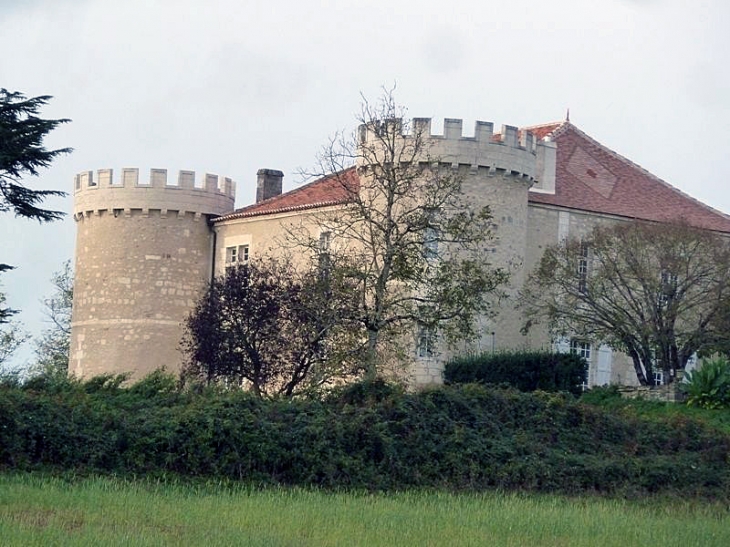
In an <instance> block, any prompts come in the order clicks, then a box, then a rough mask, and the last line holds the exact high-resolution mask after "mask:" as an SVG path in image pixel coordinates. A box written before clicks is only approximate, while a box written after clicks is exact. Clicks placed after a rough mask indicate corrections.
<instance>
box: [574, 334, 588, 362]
mask: <svg viewBox="0 0 730 547" xmlns="http://www.w3.org/2000/svg"><path fill="white" fill-rule="evenodd" d="M570 353H575V354H577V355H580V356H581V357H583V359H585V360H586V361H590V360H591V345H590V344H589V343H588V342H586V341H585V340H578V339H576V338H573V339H572V340H571V341H570Z"/></svg>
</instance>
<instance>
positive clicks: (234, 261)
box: [226, 245, 248, 268]
mask: <svg viewBox="0 0 730 547" xmlns="http://www.w3.org/2000/svg"><path fill="white" fill-rule="evenodd" d="M247 263H248V245H237V246H233V247H226V268H229V267H231V266H236V265H238V264H247Z"/></svg>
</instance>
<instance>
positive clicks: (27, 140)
mask: <svg viewBox="0 0 730 547" xmlns="http://www.w3.org/2000/svg"><path fill="white" fill-rule="evenodd" d="M50 99H51V97H50V96H49V95H42V96H39V97H32V98H26V97H25V95H23V94H22V93H19V92H17V91H16V92H11V91H8V90H7V89H4V88H3V89H0V212H8V211H9V212H13V213H15V214H16V215H17V216H20V217H25V218H32V219H36V220H38V221H40V222H47V221H51V220H58V219H59V218H61V217H62V216H63V213H62V212H61V211H53V210H49V209H43V208H42V207H41V204H42V202H43V200H44V199H45V198H47V197H50V196H64V195H65V192H61V191H58V190H33V189H31V188H28V187H26V186H25V185H24V184H23V179H24V178H25V177H27V176H29V175H31V176H36V175H38V173H39V170H40V169H42V168H45V167H48V166H49V165H50V164H51V162H52V161H53V160H54V158H56V157H57V156H59V155H61V154H68V153H69V152H71V148H59V149H57V150H48V149H47V148H46V147H45V146H44V145H43V139H44V138H45V136H46V135H47V134H48V133H49V132H51V131H52V130H53V129H55V128H56V127H58V126H59V125H60V124H63V123H67V122H69V121H70V120H68V119H58V120H44V119H42V118H39V117H38V113H39V110H40V108H41V107H42V106H44V105H45V104H47V103H48V101H49V100H50Z"/></svg>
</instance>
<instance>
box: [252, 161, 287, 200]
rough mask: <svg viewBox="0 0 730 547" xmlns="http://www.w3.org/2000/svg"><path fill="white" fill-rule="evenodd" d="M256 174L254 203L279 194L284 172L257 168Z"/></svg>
mask: <svg viewBox="0 0 730 547" xmlns="http://www.w3.org/2000/svg"><path fill="white" fill-rule="evenodd" d="M256 175H257V180H256V203H260V202H262V201H264V200H265V199H269V198H273V197H274V196H279V195H281V181H282V180H283V179H284V173H282V172H281V171H277V170H276V169H259V170H258V171H257V172H256Z"/></svg>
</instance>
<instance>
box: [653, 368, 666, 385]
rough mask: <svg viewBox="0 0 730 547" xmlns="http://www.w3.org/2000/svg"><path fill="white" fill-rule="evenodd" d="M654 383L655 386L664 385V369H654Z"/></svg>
mask: <svg viewBox="0 0 730 547" xmlns="http://www.w3.org/2000/svg"><path fill="white" fill-rule="evenodd" d="M654 385H655V386H663V385H664V371H661V370H655V371H654Z"/></svg>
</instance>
